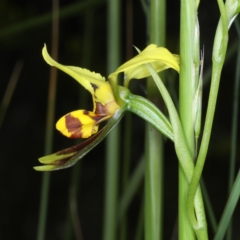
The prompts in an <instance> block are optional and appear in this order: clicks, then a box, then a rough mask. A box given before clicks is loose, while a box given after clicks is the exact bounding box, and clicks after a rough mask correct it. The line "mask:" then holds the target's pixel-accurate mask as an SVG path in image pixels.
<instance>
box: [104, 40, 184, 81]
mask: <svg viewBox="0 0 240 240" xmlns="http://www.w3.org/2000/svg"><path fill="white" fill-rule="evenodd" d="M147 63H151V64H152V66H153V68H154V70H155V71H157V72H160V71H163V70H165V69H167V68H173V69H175V70H176V71H178V72H179V71H180V67H179V56H177V55H174V54H172V53H170V52H169V51H168V50H167V49H166V48H163V47H157V45H155V44H150V45H149V46H147V47H146V48H145V49H144V50H143V51H142V52H140V53H139V54H138V55H137V56H135V57H134V58H132V59H130V60H129V61H127V62H126V63H124V64H123V65H121V66H120V67H119V68H118V69H117V70H116V71H115V72H113V73H112V74H110V76H109V78H116V75H117V74H118V73H120V72H124V73H125V79H127V80H129V79H132V78H137V79H139V78H143V77H147V76H150V73H149V71H148V70H147V68H146V65H145V64H147Z"/></svg>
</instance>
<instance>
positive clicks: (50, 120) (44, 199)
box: [37, 0, 59, 240]
mask: <svg viewBox="0 0 240 240" xmlns="http://www.w3.org/2000/svg"><path fill="white" fill-rule="evenodd" d="M52 5H53V10H52V11H53V14H52V16H53V19H52V54H51V55H52V56H53V57H54V59H56V60H57V58H58V21H59V16H58V13H59V2H58V0H53V1H52ZM56 85H57V69H56V68H50V82H49V92H48V109H47V126H46V135H45V136H46V140H45V155H48V154H50V153H51V152H52V144H53V132H54V108H55V99H56ZM49 187H50V173H49V172H44V173H43V178H42V188H41V200H40V210H39V223H38V232H37V239H38V240H43V239H45V231H46V223H47V209H48V195H49Z"/></svg>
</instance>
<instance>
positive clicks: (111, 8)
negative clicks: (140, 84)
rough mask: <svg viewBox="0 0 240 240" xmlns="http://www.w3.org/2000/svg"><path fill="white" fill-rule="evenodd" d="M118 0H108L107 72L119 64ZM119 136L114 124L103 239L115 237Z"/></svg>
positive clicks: (109, 143) (108, 151)
mask: <svg viewBox="0 0 240 240" xmlns="http://www.w3.org/2000/svg"><path fill="white" fill-rule="evenodd" d="M119 29H120V1H119V0H108V36H107V38H108V55H107V62H108V67H107V71H108V73H110V72H113V71H114V70H115V69H116V68H117V67H118V65H119V55H120V42H119V40H120V32H119ZM119 136H120V128H119V126H116V127H115V128H114V129H113V131H112V132H111V133H110V134H109V135H108V137H107V149H106V179H105V191H106V192H105V210H104V229H103V239H104V240H115V239H116V226H117V196H118V168H119Z"/></svg>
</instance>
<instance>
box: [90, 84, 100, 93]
mask: <svg viewBox="0 0 240 240" xmlns="http://www.w3.org/2000/svg"><path fill="white" fill-rule="evenodd" d="M91 85H92V87H93V90H94V92H95V91H96V90H97V89H98V85H96V84H94V83H91Z"/></svg>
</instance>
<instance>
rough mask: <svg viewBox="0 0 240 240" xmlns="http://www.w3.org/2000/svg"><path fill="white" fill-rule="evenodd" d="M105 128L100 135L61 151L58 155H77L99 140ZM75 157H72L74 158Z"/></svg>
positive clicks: (97, 134)
mask: <svg viewBox="0 0 240 240" xmlns="http://www.w3.org/2000/svg"><path fill="white" fill-rule="evenodd" d="M103 129H104V128H102V129H101V130H100V131H99V132H98V133H96V134H95V135H94V136H92V137H90V138H88V139H87V140H85V141H84V142H81V143H79V144H77V145H75V146H72V147H70V148H66V149H63V150H61V151H58V152H56V155H58V156H59V155H64V154H68V153H73V154H75V153H77V152H79V151H80V150H82V149H83V148H84V147H86V146H87V145H89V144H90V143H91V142H92V141H94V140H95V138H97V137H98V136H99V135H100V134H101V133H102V131H103ZM72 157H73V156H71V158H72Z"/></svg>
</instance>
